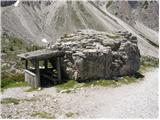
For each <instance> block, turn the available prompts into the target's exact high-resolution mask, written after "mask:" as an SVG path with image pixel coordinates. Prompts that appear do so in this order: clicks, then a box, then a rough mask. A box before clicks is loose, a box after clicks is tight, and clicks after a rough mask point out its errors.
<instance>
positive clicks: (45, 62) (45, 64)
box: [44, 60, 48, 69]
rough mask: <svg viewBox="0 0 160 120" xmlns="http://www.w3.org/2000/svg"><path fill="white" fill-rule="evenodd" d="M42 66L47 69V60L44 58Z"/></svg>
mask: <svg viewBox="0 0 160 120" xmlns="http://www.w3.org/2000/svg"><path fill="white" fill-rule="evenodd" d="M44 67H45V69H48V60H44Z"/></svg>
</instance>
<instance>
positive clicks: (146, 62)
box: [139, 56, 159, 73]
mask: <svg viewBox="0 0 160 120" xmlns="http://www.w3.org/2000/svg"><path fill="white" fill-rule="evenodd" d="M158 66H159V59H158V58H154V57H149V56H142V57H141V66H140V69H139V72H140V73H144V72H145V71H147V70H148V69H149V68H155V67H158Z"/></svg>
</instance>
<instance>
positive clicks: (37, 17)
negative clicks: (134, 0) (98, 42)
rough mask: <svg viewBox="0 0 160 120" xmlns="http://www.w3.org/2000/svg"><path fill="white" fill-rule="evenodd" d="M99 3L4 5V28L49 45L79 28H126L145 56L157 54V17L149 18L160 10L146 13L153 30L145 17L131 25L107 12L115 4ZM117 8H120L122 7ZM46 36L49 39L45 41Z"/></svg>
mask: <svg viewBox="0 0 160 120" xmlns="http://www.w3.org/2000/svg"><path fill="white" fill-rule="evenodd" d="M98 2H99V3H101V4H102V3H103V2H104V5H106V4H107V2H105V1H103V2H101V1H98ZM98 2H91V1H39V2H35V1H34V2H27V1H25V2H22V1H21V2H20V3H19V4H18V6H14V5H9V6H6V7H2V30H3V31H4V32H7V33H8V34H13V35H15V36H16V37H20V38H23V39H24V40H27V41H28V40H29V41H33V42H35V43H37V44H39V45H46V44H48V42H53V43H54V42H55V41H56V40H57V38H59V37H60V36H61V35H62V34H64V33H71V32H74V31H77V30H79V29H95V30H98V31H107V32H115V31H117V30H127V31H129V32H131V33H132V34H133V35H135V36H136V37H137V38H138V46H139V48H140V50H141V51H140V52H141V54H142V55H150V56H154V57H158V33H157V32H156V31H154V30H155V29H156V30H157V28H156V27H155V24H156V25H157V22H156V21H157V19H158V18H157V17H155V19H151V20H150V19H149V17H150V16H153V17H150V18H154V16H157V12H156V11H157V10H155V12H154V13H156V14H146V16H147V18H148V19H147V20H150V22H149V23H150V24H151V23H153V24H154V25H148V26H149V27H150V26H151V28H153V29H154V28H155V29H154V30H152V29H150V28H148V27H146V26H147V25H146V24H145V23H146V22H145V23H143V19H142V20H141V21H140V20H139V19H138V21H137V20H136V21H134V22H136V25H135V26H134V27H133V26H132V24H128V22H124V21H125V20H124V21H122V20H121V19H119V18H118V17H116V16H115V15H113V14H111V13H109V12H108V10H109V11H110V9H111V8H112V6H114V4H113V5H112V4H111V5H110V6H109V7H108V9H106V6H105V7H104V6H100V5H99V4H98ZM120 3H121V2H120ZM122 3H123V2H122ZM115 4H118V3H115ZM150 4H151V5H152V4H153V5H152V7H151V8H154V7H155V9H156V8H157V7H156V6H158V2H153V3H150ZM118 5H119V4H118ZM120 5H121V4H120ZM123 6H124V7H123ZM126 6H128V3H127V5H126V4H125V5H123V4H122V7H123V8H126V11H128V9H131V10H132V8H131V7H130V8H127V7H126ZM137 7H140V8H141V7H142V6H140V5H139V6H137ZM113 8H114V7H113ZM151 8H150V5H149V7H148V8H147V9H143V11H144V13H147V10H148V9H151ZM116 10H117V11H119V9H116ZM111 11H112V9H111ZM120 11H121V10H120ZM139 11H140V10H137V11H136V12H137V13H139ZM153 11H154V9H153ZM122 12H123V11H122ZM144 13H141V14H144ZM151 13H153V12H151ZM124 14H125V13H124ZM126 15H130V14H126ZM148 16H149V17H148ZM144 18H145V17H144ZM122 19H123V18H122ZM147 20H145V21H147ZM154 20H155V21H154ZM129 21H130V20H129ZM152 26H154V27H152ZM44 39H46V40H47V41H48V42H43V40H44Z"/></svg>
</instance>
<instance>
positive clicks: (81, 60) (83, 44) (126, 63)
mask: <svg viewBox="0 0 160 120" xmlns="http://www.w3.org/2000/svg"><path fill="white" fill-rule="evenodd" d="M49 49H52V50H55V49H56V50H57V49H59V50H63V51H65V57H64V66H63V67H64V70H63V72H64V73H65V75H66V77H68V79H75V80H79V81H85V80H89V79H90V80H92V79H112V78H114V77H118V76H123V75H129V74H134V73H135V72H136V71H137V70H138V69H139V66H140V52H139V49H138V47H137V38H136V37H135V36H133V35H132V34H131V33H128V32H121V31H119V32H116V33H107V32H99V31H94V30H81V31H77V32H75V33H73V34H65V35H64V36H62V37H61V38H60V39H58V40H57V42H56V43H55V44H54V45H51V46H50V47H49Z"/></svg>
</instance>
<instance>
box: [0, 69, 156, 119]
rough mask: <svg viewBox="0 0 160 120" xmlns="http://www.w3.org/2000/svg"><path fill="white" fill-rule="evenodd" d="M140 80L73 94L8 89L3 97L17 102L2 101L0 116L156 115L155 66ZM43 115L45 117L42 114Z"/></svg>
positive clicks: (50, 89)
mask: <svg viewBox="0 0 160 120" xmlns="http://www.w3.org/2000/svg"><path fill="white" fill-rule="evenodd" d="M143 79H144V80H143V81H140V82H137V83H132V84H129V85H122V86H121V87H116V88H112V87H107V88H105V87H90V88H83V89H81V90H76V91H75V92H72V93H59V92H57V91H56V88H54V87H52V88H45V89H43V90H42V91H33V92H25V90H27V89H28V88H27V87H25V88H10V89H7V90H5V91H4V92H3V94H2V96H1V97H2V98H7V97H13V98H17V99H20V103H19V104H17V105H14V104H2V106H1V107H2V118H42V116H41V115H38V114H36V115H35V113H40V112H41V113H42V112H46V113H47V117H51V118H67V117H72V118H157V117H158V68H157V69H153V70H151V71H149V72H147V73H145V77H144V78H143ZM45 117H46V116H45Z"/></svg>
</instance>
